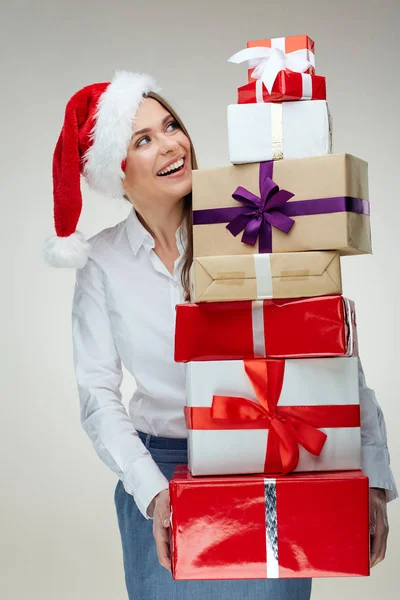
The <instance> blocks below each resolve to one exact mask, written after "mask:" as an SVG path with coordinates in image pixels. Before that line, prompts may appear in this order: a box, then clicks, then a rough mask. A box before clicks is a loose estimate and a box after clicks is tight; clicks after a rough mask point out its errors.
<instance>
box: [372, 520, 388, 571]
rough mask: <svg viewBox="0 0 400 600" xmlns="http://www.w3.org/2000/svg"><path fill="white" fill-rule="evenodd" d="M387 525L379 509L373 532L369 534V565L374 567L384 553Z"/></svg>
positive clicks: (382, 557) (380, 560)
mask: <svg viewBox="0 0 400 600" xmlns="http://www.w3.org/2000/svg"><path fill="white" fill-rule="evenodd" d="M388 534H389V527H388V524H387V521H386V519H385V518H384V515H383V514H382V513H381V512H380V511H379V512H378V514H377V518H376V524H375V533H374V534H372V536H371V558H370V566H371V568H372V567H375V566H376V565H377V564H378V563H380V562H382V560H383V559H384V558H385V555H386V546H387V538H388Z"/></svg>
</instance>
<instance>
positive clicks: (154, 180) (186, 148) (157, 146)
mask: <svg viewBox="0 0 400 600" xmlns="http://www.w3.org/2000/svg"><path fill="white" fill-rule="evenodd" d="M143 130H144V131H143ZM172 167H173V170H172V171H171V172H169V171H170V169H171V168H172ZM123 187H124V190H125V193H126V195H127V196H128V198H129V199H130V200H131V201H132V202H133V203H135V204H136V203H137V204H141V203H142V202H146V203H147V202H148V201H149V200H150V201H152V202H157V201H159V202H168V201H169V200H171V201H175V202H176V201H177V200H180V199H181V198H183V197H184V196H186V194H188V193H189V192H190V191H191V189H192V166H191V150H190V141H189V139H188V137H187V136H186V135H185V134H184V132H183V131H182V129H181V128H180V127H179V125H178V123H177V122H176V121H175V119H174V117H173V116H172V115H171V114H170V113H169V112H168V111H167V110H166V109H165V108H164V107H163V106H162V105H161V104H160V103H159V102H157V100H154V98H145V99H144V100H143V101H142V102H141V104H140V105H139V108H138V110H137V112H136V119H135V125H134V129H133V137H132V140H131V142H130V144H129V148H128V154H127V157H126V166H125V179H124V181H123Z"/></svg>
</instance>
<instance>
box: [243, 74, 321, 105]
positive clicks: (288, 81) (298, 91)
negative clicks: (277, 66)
mask: <svg viewBox="0 0 400 600" xmlns="http://www.w3.org/2000/svg"><path fill="white" fill-rule="evenodd" d="M290 100H326V80H325V77H321V76H320V75H307V74H305V73H291V72H288V71H280V73H278V75H277V78H276V79H275V83H274V85H273V87H272V90H271V93H269V92H268V90H267V88H266V87H265V84H264V83H263V82H262V81H261V80H257V81H252V82H251V83H248V84H247V85H243V86H242V87H240V88H238V103H239V104H252V103H254V102H285V101H286V102H287V101H290Z"/></svg>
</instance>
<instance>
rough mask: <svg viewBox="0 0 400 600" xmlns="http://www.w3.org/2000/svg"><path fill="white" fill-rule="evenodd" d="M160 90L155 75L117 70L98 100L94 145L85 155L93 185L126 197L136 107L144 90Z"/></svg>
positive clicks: (105, 191) (93, 135)
mask: <svg viewBox="0 0 400 600" xmlns="http://www.w3.org/2000/svg"><path fill="white" fill-rule="evenodd" d="M150 91H153V92H159V91H161V89H160V88H158V86H157V84H156V82H155V80H154V79H153V77H151V76H149V75H145V74H142V73H129V72H127V71H117V72H116V73H115V76H114V78H113V80H112V82H111V83H110V85H109V86H108V88H107V89H106V90H105V92H103V94H102V95H101V97H100V100H99V103H98V109H97V112H96V116H95V125H94V127H93V130H92V133H91V139H92V140H93V142H92V145H91V146H90V147H89V149H88V150H87V152H86V153H85V155H84V157H83V162H84V167H83V174H84V176H85V178H86V180H87V182H88V184H89V185H90V187H91V188H92V189H94V190H95V191H97V192H100V193H101V194H105V195H107V196H112V197H122V196H123V195H124V189H123V186H122V181H123V179H124V177H125V174H124V172H123V170H122V169H121V163H122V161H123V160H125V158H126V154H127V150H128V147H129V142H130V140H131V138H132V133H133V131H132V128H133V124H134V120H135V115H136V111H137V109H138V106H139V104H140V103H141V101H142V99H143V94H147V93H148V92H150Z"/></svg>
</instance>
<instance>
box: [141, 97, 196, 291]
mask: <svg viewBox="0 0 400 600" xmlns="http://www.w3.org/2000/svg"><path fill="white" fill-rule="evenodd" d="M145 97H146V98H153V99H154V100H157V102H159V103H160V104H161V106H163V107H164V108H165V110H167V111H168V112H169V113H170V114H171V115H172V116H173V117H174V119H175V120H176V122H177V123H178V125H179V127H180V128H181V129H182V131H183V133H184V134H185V135H186V136H187V138H188V139H189V142H190V150H191V156H192V170H195V169H197V168H198V166H197V158H196V153H195V150H194V147H193V142H192V140H191V137H190V135H189V133H188V131H187V129H186V127H185V125H184V124H183V122H182V120H181V118H180V116H179V115H178V114H177V112H176V111H175V109H174V108H173V107H172V106H171V105H170V103H169V102H168V101H167V100H165V98H163V97H162V96H160V95H159V94H156V93H155V92H149V93H148V94H146V96H145ZM183 222H184V225H185V226H186V230H187V244H186V248H185V252H184V255H183V266H182V273H181V280H182V285H183V289H184V290H185V300H189V299H190V283H189V271H190V267H191V264H192V262H193V221H192V192H191V191H190V192H189V194H187V195H186V196H185V197H184V199H183ZM181 241H182V243H183V240H181Z"/></svg>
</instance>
